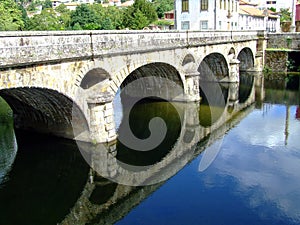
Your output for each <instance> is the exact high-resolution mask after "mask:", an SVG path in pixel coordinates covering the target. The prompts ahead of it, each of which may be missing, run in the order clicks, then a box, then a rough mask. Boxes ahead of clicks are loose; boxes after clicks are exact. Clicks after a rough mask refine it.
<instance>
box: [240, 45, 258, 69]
mask: <svg viewBox="0 0 300 225" xmlns="http://www.w3.org/2000/svg"><path fill="white" fill-rule="evenodd" d="M237 59H238V60H239V61H240V71H245V70H249V69H252V68H253V67H254V55H253V52H252V50H251V49H250V48H248V47H246V48H243V49H242V50H241V51H240V52H239V54H238V56H237Z"/></svg>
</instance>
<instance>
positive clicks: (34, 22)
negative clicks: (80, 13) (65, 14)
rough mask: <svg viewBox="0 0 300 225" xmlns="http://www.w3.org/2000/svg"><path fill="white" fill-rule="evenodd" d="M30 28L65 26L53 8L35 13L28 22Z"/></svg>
mask: <svg viewBox="0 0 300 225" xmlns="http://www.w3.org/2000/svg"><path fill="white" fill-rule="evenodd" d="M28 29H29V30H64V26H63V24H62V23H61V21H60V20H59V18H58V17H57V15H56V13H55V11H54V10H53V9H44V10H42V12H41V14H37V15H34V16H33V17H32V18H31V19H30V20H29V23H28Z"/></svg>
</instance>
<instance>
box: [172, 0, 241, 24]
mask: <svg viewBox="0 0 300 225" xmlns="http://www.w3.org/2000/svg"><path fill="white" fill-rule="evenodd" d="M175 9H176V11H175V12H176V14H175V20H176V21H175V24H176V29H178V30H237V29H238V11H239V4H238V1H237V0H176V1H175ZM215 9H216V10H215Z"/></svg>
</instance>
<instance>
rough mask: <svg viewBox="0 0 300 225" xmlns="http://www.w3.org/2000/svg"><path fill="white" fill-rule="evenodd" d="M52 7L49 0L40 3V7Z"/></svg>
mask: <svg viewBox="0 0 300 225" xmlns="http://www.w3.org/2000/svg"><path fill="white" fill-rule="evenodd" d="M50 8H52V2H51V1H50V0H45V1H44V2H43V4H42V9H50Z"/></svg>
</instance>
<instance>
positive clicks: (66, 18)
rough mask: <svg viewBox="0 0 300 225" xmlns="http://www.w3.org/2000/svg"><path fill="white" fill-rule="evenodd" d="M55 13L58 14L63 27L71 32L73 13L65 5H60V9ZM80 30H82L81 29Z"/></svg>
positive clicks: (56, 9)
mask: <svg viewBox="0 0 300 225" xmlns="http://www.w3.org/2000/svg"><path fill="white" fill-rule="evenodd" d="M55 12H56V13H57V16H58V20H59V21H60V23H61V25H62V26H63V27H64V28H65V29H66V30H70V29H72V28H71V25H70V24H71V11H70V10H69V9H67V7H66V6H65V5H64V4H60V5H59V6H58V7H56V8H55ZM79 30H82V28H80V29H79Z"/></svg>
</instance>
